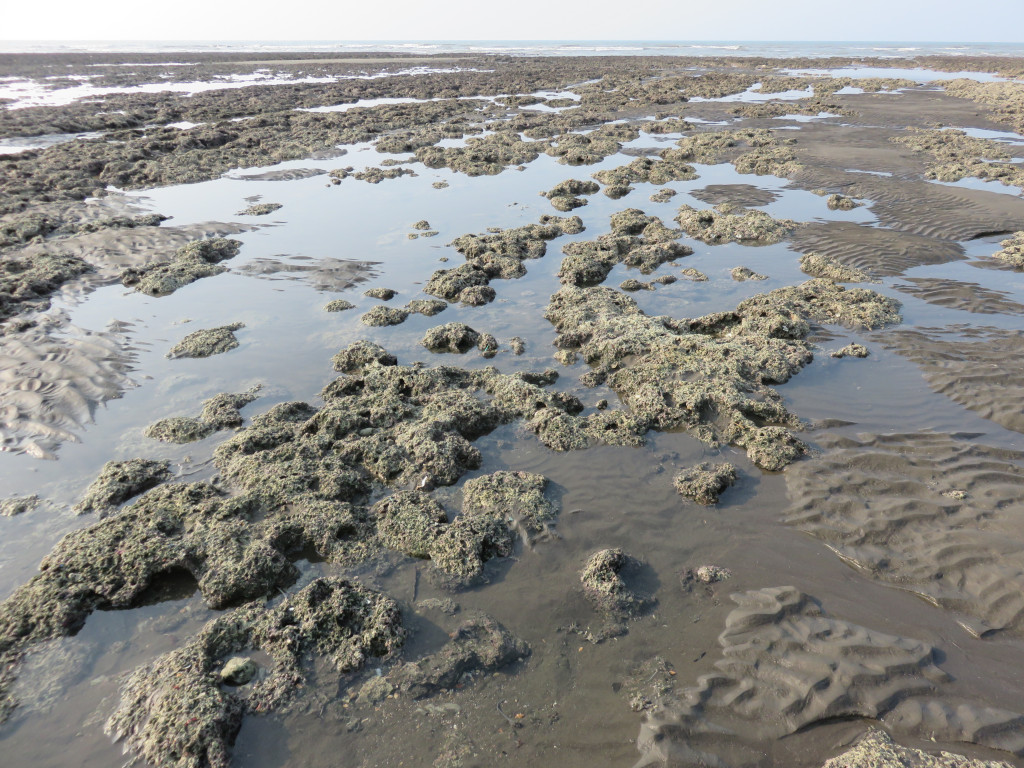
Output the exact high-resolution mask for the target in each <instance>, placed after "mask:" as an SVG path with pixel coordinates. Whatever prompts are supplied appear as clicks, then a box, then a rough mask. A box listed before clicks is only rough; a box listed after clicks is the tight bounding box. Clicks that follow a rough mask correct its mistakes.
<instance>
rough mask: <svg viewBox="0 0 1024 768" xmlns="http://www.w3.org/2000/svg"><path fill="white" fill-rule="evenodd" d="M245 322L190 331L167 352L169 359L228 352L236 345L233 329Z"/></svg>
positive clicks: (208, 355) (235, 329) (238, 327)
mask: <svg viewBox="0 0 1024 768" xmlns="http://www.w3.org/2000/svg"><path fill="white" fill-rule="evenodd" d="M244 327H245V323H231V324H230V325H222V326H220V327H219V328H203V329H202V330H200V331H196V332H195V333H190V334H189V335H188V336H186V337H185V338H184V339H182V340H181V341H179V342H178V343H177V344H175V345H174V346H173V347H171V350H170V351H169V352H168V353H167V357H169V358H171V359H175V358H179V357H210V356H211V355H219V354H221V353H223V352H230V351H231V350H232V349H234V348H235V347H237V346H238V339H237V338H236V337H235V331H237V330H239V329H240V328H244Z"/></svg>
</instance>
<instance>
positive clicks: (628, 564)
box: [580, 547, 651, 618]
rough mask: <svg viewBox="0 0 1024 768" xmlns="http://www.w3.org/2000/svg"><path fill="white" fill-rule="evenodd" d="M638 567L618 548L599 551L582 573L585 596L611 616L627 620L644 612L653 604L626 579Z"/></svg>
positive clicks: (581, 578) (590, 559)
mask: <svg viewBox="0 0 1024 768" xmlns="http://www.w3.org/2000/svg"><path fill="white" fill-rule="evenodd" d="M638 565H639V563H638V561H637V560H636V559H635V558H633V557H631V556H630V555H627V554H626V553H625V552H624V551H622V550H621V549H619V548H618V547H616V548H613V549H602V550H600V551H598V552H595V553H594V554H593V555H591V556H590V557H589V558H588V560H587V563H586V565H584V566H583V570H582V571H580V581H581V582H582V583H583V593H584V594H585V595H586V597H587V599H588V600H589V601H590V602H591V603H592V604H593V605H594V607H595V608H596V609H597V610H599V611H601V612H602V613H606V614H609V615H610V616H613V617H618V618H625V617H628V616H633V615H636V614H637V613H640V612H641V611H642V610H644V609H646V608H647V607H649V606H650V603H651V601H650V600H649V599H648V598H646V597H644V596H642V595H640V594H638V593H637V592H635V591H634V590H632V589H630V588H629V586H628V585H627V584H626V580H625V579H624V578H623V575H624V573H626V572H628V571H630V570H634V569H636V567H637V566H638Z"/></svg>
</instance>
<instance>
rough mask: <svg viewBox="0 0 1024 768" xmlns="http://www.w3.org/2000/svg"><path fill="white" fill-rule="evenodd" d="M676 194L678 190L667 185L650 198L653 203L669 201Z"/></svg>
mask: <svg viewBox="0 0 1024 768" xmlns="http://www.w3.org/2000/svg"><path fill="white" fill-rule="evenodd" d="M675 196H676V191H675V190H674V189H672V188H671V187H665V188H664V189H659V190H658V191H657V192H655V193H654V194H652V195H651V197H650V200H651V202H652V203H667V202H668V201H670V200H671V199H672V198H673V197H675Z"/></svg>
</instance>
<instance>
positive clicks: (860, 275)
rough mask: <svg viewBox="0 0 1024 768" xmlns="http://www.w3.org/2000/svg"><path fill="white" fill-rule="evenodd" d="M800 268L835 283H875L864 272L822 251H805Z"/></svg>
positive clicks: (811, 274) (812, 275) (813, 275)
mask: <svg viewBox="0 0 1024 768" xmlns="http://www.w3.org/2000/svg"><path fill="white" fill-rule="evenodd" d="M800 269H801V270H803V271H804V272H805V273H807V274H808V275H810V276H811V277H823V278H827V279H828V280H835V281H836V282H837V283H876V282H878V281H877V280H874V279H872V278H871V277H870V276H869V275H868V274H867V273H866V272H863V271H861V270H859V269H857V268H855V267H848V266H846V265H845V264H843V263H842V262H840V261H838V260H837V259H835V258H833V257H831V256H826V255H825V254H822V253H817V252H812V253H805V254H804V255H803V256H801V257H800Z"/></svg>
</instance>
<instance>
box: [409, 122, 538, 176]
mask: <svg viewBox="0 0 1024 768" xmlns="http://www.w3.org/2000/svg"><path fill="white" fill-rule="evenodd" d="M542 148H543V145H542V144H539V143H538V142H532V141H523V140H522V138H520V136H519V134H518V133H515V132H512V131H497V132H495V133H492V134H490V135H489V136H484V137H481V138H475V137H474V138H469V139H466V144H465V146H463V147H437V146H426V147H420V148H418V149H417V150H416V152H415V154H416V159H417V160H419V161H420V162H421V163H423V164H424V165H425V166H427V168H434V169H437V168H451V169H452V170H453V171H459V172H461V173H465V174H466V175H467V176H494V175H496V174H499V173H501V172H502V171H504V170H505V169H506V168H509V167H511V166H515V165H522V164H525V163H529V162H532V161H534V160H536V159H537V157H538V156H539V155H540V152H541V149H542Z"/></svg>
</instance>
